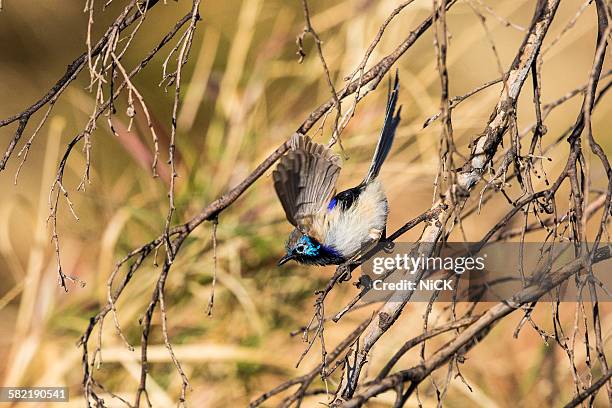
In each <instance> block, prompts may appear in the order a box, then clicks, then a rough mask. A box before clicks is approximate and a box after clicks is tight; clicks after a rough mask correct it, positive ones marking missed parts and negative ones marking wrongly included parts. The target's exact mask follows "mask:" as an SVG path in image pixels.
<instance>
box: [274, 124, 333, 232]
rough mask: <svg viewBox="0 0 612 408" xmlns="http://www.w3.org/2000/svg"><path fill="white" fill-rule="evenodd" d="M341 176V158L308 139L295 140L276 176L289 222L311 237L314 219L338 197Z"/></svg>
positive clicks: (281, 160) (297, 137)
mask: <svg viewBox="0 0 612 408" xmlns="http://www.w3.org/2000/svg"><path fill="white" fill-rule="evenodd" d="M339 173H340V158H339V156H338V155H336V154H334V153H333V152H332V151H331V150H330V149H328V148H327V147H325V146H323V145H321V144H318V143H314V142H313V141H312V140H311V139H310V138H309V137H308V136H304V135H300V134H298V135H296V136H294V139H293V140H292V148H291V150H289V152H288V153H287V154H286V155H284V156H283V157H282V158H281V159H280V163H279V164H278V166H277V167H276V170H274V172H273V173H272V178H273V179H274V188H275V189H276V194H277V195H278V199H279V200H280V202H281V204H282V205H283V209H284V210H285V214H286V215H287V220H289V222H290V223H291V224H293V225H295V226H296V227H298V228H299V229H300V230H302V231H303V232H305V233H307V232H308V230H309V229H310V226H311V224H312V220H313V218H314V217H315V216H316V215H317V214H320V213H321V211H325V209H326V208H327V205H328V204H329V202H330V200H331V198H332V197H333V196H334V193H335V191H336V179H337V178H338V174H339Z"/></svg>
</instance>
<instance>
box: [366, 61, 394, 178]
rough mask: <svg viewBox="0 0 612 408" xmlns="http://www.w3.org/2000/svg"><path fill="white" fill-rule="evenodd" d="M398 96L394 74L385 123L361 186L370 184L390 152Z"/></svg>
mask: <svg viewBox="0 0 612 408" xmlns="http://www.w3.org/2000/svg"><path fill="white" fill-rule="evenodd" d="M398 94H399V75H398V74H397V72H396V73H395V81H394V84H393V89H391V88H389V96H388V98H387V111H386V114H385V123H384V125H383V128H382V131H381V134H380V138H379V139H378V144H377V145H376V150H375V151H374V157H373V158H372V164H370V170H368V174H367V175H366V177H365V179H364V180H363V183H362V185H365V184H368V183H370V182H371V181H372V180H374V179H375V178H376V177H377V176H378V173H379V172H380V168H381V167H382V164H383V162H384V161H385V159H386V158H387V155H388V154H389V150H391V146H392V145H393V138H394V137H395V130H396V129H397V125H398V124H399V122H400V112H401V110H402V107H401V106H400V107H399V109H398V110H397V112H396V111H395V106H396V104H397V97H398Z"/></svg>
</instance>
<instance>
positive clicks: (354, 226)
mask: <svg viewBox="0 0 612 408" xmlns="http://www.w3.org/2000/svg"><path fill="white" fill-rule="evenodd" d="M388 212H389V211H388V204H387V197H386V196H385V193H384V192H383V190H382V187H381V185H380V183H379V182H378V181H376V180H375V181H373V182H372V183H370V184H368V185H367V186H366V188H365V190H364V191H363V192H362V193H361V194H360V195H359V198H358V200H357V202H356V203H354V204H353V205H352V206H351V207H350V208H349V209H347V210H346V211H344V210H342V209H341V208H340V205H337V206H336V207H335V208H334V209H332V210H331V211H330V212H329V213H328V214H327V216H326V217H325V218H326V227H327V228H326V229H327V233H326V234H325V240H324V243H325V245H327V246H331V247H333V248H335V249H336V250H337V251H338V252H340V254H342V256H343V257H344V258H346V259H348V258H350V257H352V256H354V255H355V254H357V253H358V252H359V251H360V250H362V249H363V248H362V247H363V246H369V245H371V244H372V243H375V242H377V241H378V240H379V239H380V237H381V235H382V233H383V231H384V228H385V225H386V224H387V214H388Z"/></svg>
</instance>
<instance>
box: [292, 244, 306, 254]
mask: <svg viewBox="0 0 612 408" xmlns="http://www.w3.org/2000/svg"><path fill="white" fill-rule="evenodd" d="M304 249H306V247H305V246H304V245H303V244H300V245H298V246H297V247H295V250H296V251H297V252H298V253H300V254H301V253H303V252H304Z"/></svg>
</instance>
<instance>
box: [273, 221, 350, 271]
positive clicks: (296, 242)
mask: <svg viewBox="0 0 612 408" xmlns="http://www.w3.org/2000/svg"><path fill="white" fill-rule="evenodd" d="M286 250H287V253H286V254H285V256H283V257H282V258H281V259H280V260H279V261H278V265H279V266H280V265H282V264H284V263H285V262H289V261H291V260H293V261H296V262H299V263H301V264H316V265H330V264H337V263H340V262H341V261H342V260H343V258H342V256H340V254H339V253H338V252H337V251H335V250H334V249H333V248H330V247H327V246H325V245H323V244H322V243H320V242H319V241H317V239H316V238H314V237H311V236H309V235H307V234H304V233H303V232H301V231H300V230H298V229H297V228H296V229H295V230H293V232H292V233H291V235H289V240H288V241H287V245H286Z"/></svg>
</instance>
